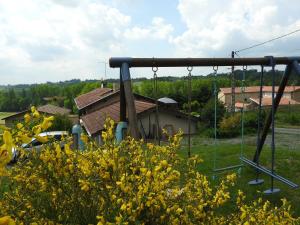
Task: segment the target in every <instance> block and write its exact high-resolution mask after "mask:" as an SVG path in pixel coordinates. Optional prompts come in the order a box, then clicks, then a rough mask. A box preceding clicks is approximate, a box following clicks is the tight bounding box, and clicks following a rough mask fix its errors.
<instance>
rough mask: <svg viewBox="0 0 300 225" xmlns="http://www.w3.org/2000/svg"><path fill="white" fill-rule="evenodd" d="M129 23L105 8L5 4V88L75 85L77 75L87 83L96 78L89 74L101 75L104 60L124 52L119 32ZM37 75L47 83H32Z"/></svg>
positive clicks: (50, 1)
mask: <svg viewBox="0 0 300 225" xmlns="http://www.w3.org/2000/svg"><path fill="white" fill-rule="evenodd" d="M130 22H131V18H130V16H128V15H125V14H123V13H121V12H120V11H119V10H118V9H116V8H113V7H110V6H108V5H106V4H103V3H101V2H97V3H95V2H93V1H86V0H83V1H76V0H69V1H67V0H66V1H55V0H44V1H40V0H27V1H17V0H3V1H1V2H0V30H1V33H0V49H1V51H0V63H2V64H3V63H4V62H5V65H6V66H5V67H4V66H3V67H2V68H0V75H1V76H2V77H1V78H2V83H22V82H26V83H28V82H30V83H34V82H41V81H46V80H47V79H49V80H59V79H71V78H73V77H74V76H76V75H77V76H78V75H79V74H81V75H80V78H83V79H84V78H96V76H95V75H94V76H91V74H96V73H98V70H99V69H98V68H99V67H100V64H99V61H100V59H103V58H108V56H110V55H111V54H119V53H120V51H121V50H122V48H123V47H122V44H123V43H122V42H119V39H120V34H121V33H122V32H121V30H124V29H125V28H127V27H128V26H129V24H130ZM62 64H64V65H65V66H62ZM9 65H10V66H9ZM12 65H15V66H14V67H15V68H11V66H12ZM22 65H23V66H25V67H26V70H24V68H23V67H22ZM22 68H23V73H22V72H20V71H22ZM50 72H51V74H50ZM25 73H27V74H25ZM35 74H40V76H46V77H40V78H38V80H28V77H35V78H36V76H35ZM41 74H43V75H41ZM47 75H48V76H47ZM49 75H50V76H49ZM62 75H63V76H64V77H62ZM24 77H27V78H25V79H24ZM12 78H13V79H14V80H12ZM98 78H99V77H98Z"/></svg>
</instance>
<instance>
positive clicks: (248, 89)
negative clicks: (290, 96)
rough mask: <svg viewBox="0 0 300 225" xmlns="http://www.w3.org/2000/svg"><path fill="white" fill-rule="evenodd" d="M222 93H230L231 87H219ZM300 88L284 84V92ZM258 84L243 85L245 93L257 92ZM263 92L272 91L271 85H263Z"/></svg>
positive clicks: (258, 89) (299, 88) (237, 90)
mask: <svg viewBox="0 0 300 225" xmlns="http://www.w3.org/2000/svg"><path fill="white" fill-rule="evenodd" d="M220 90H221V92H223V93H224V94H231V88H220ZM277 90H278V86H276V87H275V91H277ZM298 90H300V86H286V87H285V89H284V92H286V93H287V92H294V91H298ZM259 91H260V86H251V87H245V92H246V93H252V92H259ZM263 92H272V86H263ZM235 93H241V87H236V88H235Z"/></svg>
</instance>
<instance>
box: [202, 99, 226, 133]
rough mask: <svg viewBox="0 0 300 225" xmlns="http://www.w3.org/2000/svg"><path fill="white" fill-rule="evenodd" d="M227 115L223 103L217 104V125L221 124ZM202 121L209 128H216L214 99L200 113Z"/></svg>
mask: <svg viewBox="0 0 300 225" xmlns="http://www.w3.org/2000/svg"><path fill="white" fill-rule="evenodd" d="M224 115H225V107H224V105H223V104H222V103H221V102H219V101H218V102H217V124H219V123H220V121H221V120H222V118H223V116H224ZM200 120H201V122H202V124H204V125H205V126H206V127H207V128H209V127H214V122H215V102H214V99H210V100H209V101H208V102H207V103H206V104H205V106H204V107H203V109H202V110H201V113H200Z"/></svg>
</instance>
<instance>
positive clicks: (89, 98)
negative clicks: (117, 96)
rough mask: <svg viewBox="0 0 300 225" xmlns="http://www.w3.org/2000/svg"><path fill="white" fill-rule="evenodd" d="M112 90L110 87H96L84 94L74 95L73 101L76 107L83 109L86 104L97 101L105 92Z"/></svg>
mask: <svg viewBox="0 0 300 225" xmlns="http://www.w3.org/2000/svg"><path fill="white" fill-rule="evenodd" d="M112 91H113V90H112V89H110V88H97V89H95V90H92V91H90V92H88V93H86V94H83V95H80V96H78V97H76V98H75V99H74V100H75V103H76V106H77V108H78V109H83V108H85V107H86V106H88V105H90V104H92V103H94V102H97V101H99V100H100V99H101V98H103V97H105V96H106V95H107V94H109V93H111V92H112Z"/></svg>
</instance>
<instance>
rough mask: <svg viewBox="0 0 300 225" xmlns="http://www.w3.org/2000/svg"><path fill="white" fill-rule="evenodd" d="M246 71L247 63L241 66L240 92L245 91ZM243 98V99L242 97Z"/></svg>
mask: <svg viewBox="0 0 300 225" xmlns="http://www.w3.org/2000/svg"><path fill="white" fill-rule="evenodd" d="M246 71H247V65H244V66H243V79H242V87H241V92H242V93H244V92H245V79H246ZM244 100H245V99H244Z"/></svg>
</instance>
